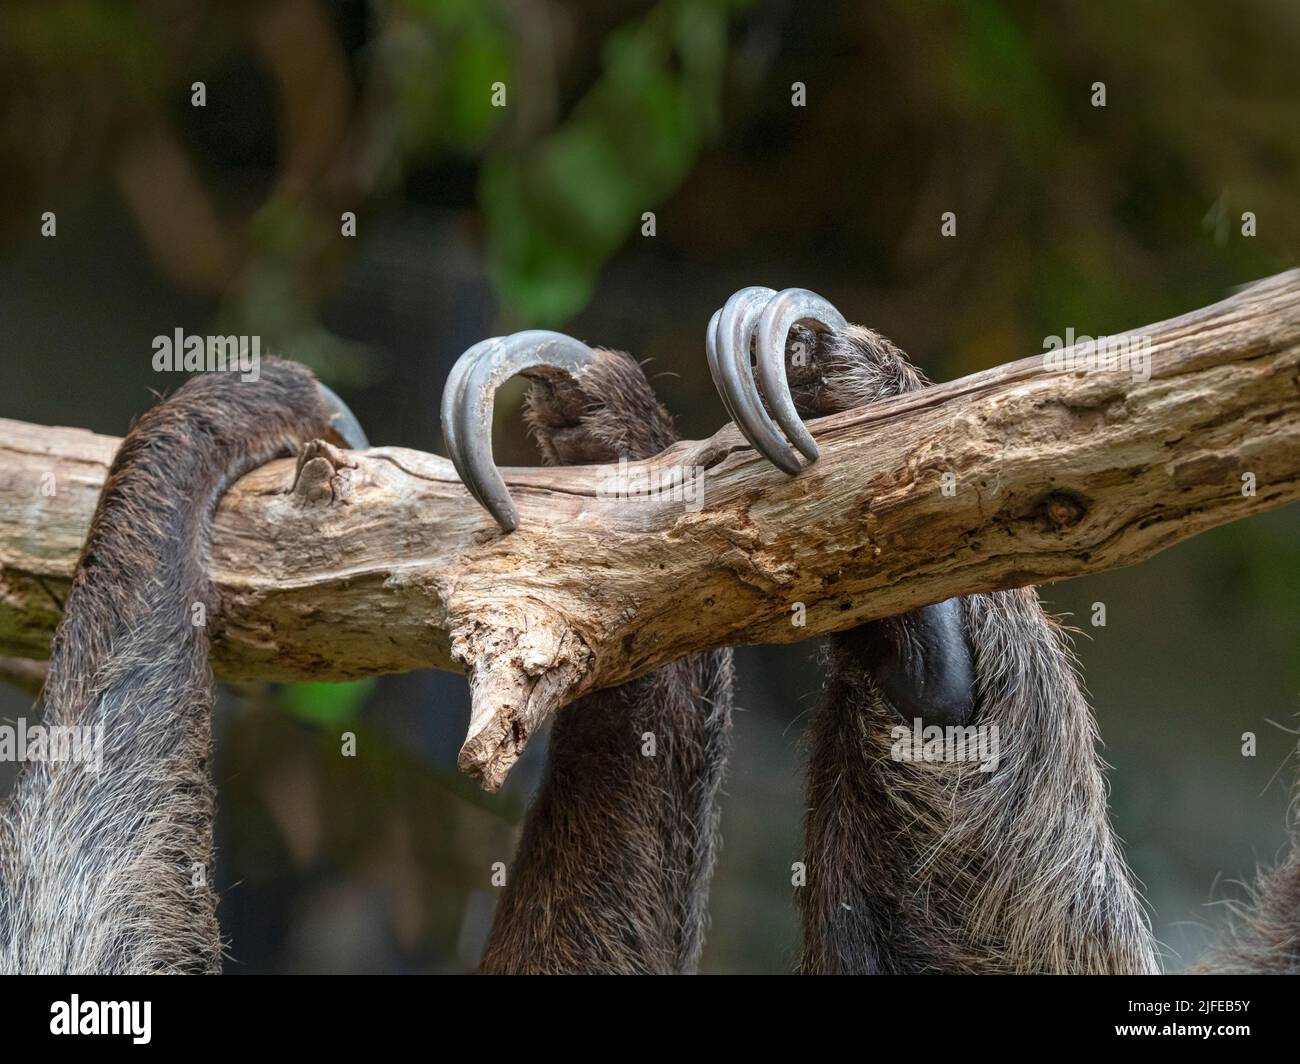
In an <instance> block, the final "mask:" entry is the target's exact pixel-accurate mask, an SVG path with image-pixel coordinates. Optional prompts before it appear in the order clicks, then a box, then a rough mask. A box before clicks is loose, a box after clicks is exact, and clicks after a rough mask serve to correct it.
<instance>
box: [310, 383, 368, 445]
mask: <svg viewBox="0 0 1300 1064" xmlns="http://www.w3.org/2000/svg"><path fill="white" fill-rule="evenodd" d="M316 388H317V390H318V391H319V392H320V398H321V402H322V403H323V404H324V406H325V415H326V420H327V421H328V422H329V425H330V428H332V429H333V430H334V431H335V432H336V433H337V434H338V437H339V439H341V440H342V441H343V442H344V443H345V444H346V445H347V446H348V448H349V449H350V450H353V451H364V450H366V449H367V448H368V447H369V446H370V441H369V440H368V439H367V438H366V430H365V429H363V428H362V427H361V422H360V421H358V420H357V416H356V414H354V413H352V411H351V410H350V409H349V408H348V404H347V403H345V402H344V401H343V400H342V399H340V398H339V397H338V396H337V395H335V394H334V389H333V388H327V387H326V386H325V385H323V384H321V382H320V381H317V382H316Z"/></svg>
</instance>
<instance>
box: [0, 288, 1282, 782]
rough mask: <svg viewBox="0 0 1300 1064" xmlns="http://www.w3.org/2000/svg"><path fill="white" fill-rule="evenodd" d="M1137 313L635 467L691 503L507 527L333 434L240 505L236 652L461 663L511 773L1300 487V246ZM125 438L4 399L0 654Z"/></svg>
mask: <svg viewBox="0 0 1300 1064" xmlns="http://www.w3.org/2000/svg"><path fill="white" fill-rule="evenodd" d="M1129 335H1131V336H1137V337H1145V338H1147V339H1149V341H1150V358H1151V373H1150V378H1149V379H1148V380H1138V379H1135V376H1134V374H1133V373H1132V372H1131V371H1130V370H1129V369H1127V368H1116V369H1109V370H1100V369H1094V370H1091V371H1088V372H1081V371H1076V370H1070V369H1060V368H1056V369H1053V368H1048V367H1047V366H1045V365H1044V360H1043V357H1042V356H1035V357H1032V358H1028V359H1024V360H1022V361H1019V362H1014V363H1010V364H1008V365H1004V366H999V367H996V368H994V369H991V370H988V371H986V372H983V373H977V374H974V375H972V376H969V377H965V378H962V379H960V380H957V381H953V382H950V383H948V384H944V385H939V386H937V387H934V388H931V389H928V390H926V391H923V392H918V393H913V394H910V395H906V396H901V397H898V398H896V399H892V400H889V401H886V402H882V403H878V404H875V405H872V406H870V407H863V408H859V409H857V410H854V411H849V412H846V413H842V414H837V415H834V416H832V417H827V418H823V419H820V420H818V421H815V422H812V423H811V426H810V427H811V429H812V431H813V434H814V435H815V436H816V438H817V441H818V445H819V446H820V447H821V451H822V457H821V459H820V460H819V461H818V462H817V463H816V464H815V465H813V466H812V467H810V468H808V469H806V470H805V471H804V472H802V473H801V474H800V475H798V476H796V477H787V476H785V475H784V474H782V473H781V472H779V471H778V470H777V469H775V468H773V467H772V466H770V465H769V464H768V463H767V462H766V461H764V460H763V459H762V458H761V457H759V456H758V455H757V454H756V453H755V452H754V451H753V450H752V449H751V448H750V447H749V446H748V445H747V444H746V443H745V441H744V440H743V438H742V437H741V436H740V435H739V434H738V433H737V432H736V430H735V429H734V428H731V427H730V426H729V427H727V428H725V429H723V430H722V431H720V432H718V433H717V434H716V435H714V436H713V437H712V438H711V439H709V440H705V441H700V442H691V441H685V442H682V443H679V444H677V445H676V446H674V447H673V448H671V449H670V450H668V451H666V452H664V453H663V454H661V455H659V456H658V457H656V458H653V459H650V460H648V461H645V462H637V463H632V464H630V465H629V466H628V467H627V471H628V473H629V474H633V475H647V476H650V475H663V474H666V473H669V472H671V471H672V470H674V469H678V468H680V467H682V466H685V467H689V468H694V467H700V468H702V469H703V477H704V480H703V507H702V508H700V509H696V510H693V509H692V508H691V507H689V506H688V505H687V504H686V503H684V502H683V501H682V499H681V498H680V497H673V496H671V495H670V496H667V497H666V496H664V495H663V494H660V495H649V494H647V495H643V496H641V497H635V498H622V499H619V498H611V497H607V493H605V492H602V491H601V490H600V489H601V487H602V485H604V486H608V483H609V481H608V473H609V471H608V470H602V471H598V470H596V469H594V468H590V467H586V468H584V467H568V468H553V469H509V470H505V471H504V472H505V476H506V481H507V483H508V484H509V486H510V490H511V493H512V495H513V497H514V499H515V501H516V503H517V505H518V507H519V510H520V514H521V522H522V523H521V527H520V528H519V529H518V530H517V531H515V532H513V533H510V534H508V535H506V534H503V533H501V532H500V530H499V529H498V528H497V526H496V525H495V523H494V522H493V521H492V519H491V518H490V517H489V516H488V514H487V513H486V512H485V511H483V510H482V509H481V508H480V507H479V506H478V505H477V504H476V503H475V502H474V501H473V500H472V499H471V498H470V496H469V495H468V494H467V493H466V492H465V490H464V489H463V488H462V487H461V485H460V484H459V482H458V481H457V478H456V475H455V472H454V470H453V469H452V467H451V465H450V463H449V462H447V461H446V460H445V459H442V458H439V457H437V456H434V455H428V454H423V453H420V452H417V451H411V450H405V449H402V448H398V447H377V448H374V449H372V450H371V451H368V452H365V453H361V454H354V453H349V452H340V451H337V450H335V449H333V448H331V447H330V446H329V445H327V444H323V443H318V444H314V445H313V446H312V447H311V448H309V449H308V451H307V452H306V453H304V455H303V456H301V458H300V459H299V461H298V462H297V463H296V464H295V462H293V461H292V460H283V461H278V462H272V463H271V464H269V465H267V466H265V467H263V468H262V469H259V470H257V471H255V472H253V473H251V474H249V475H248V476H247V477H245V478H243V480H241V481H240V482H239V484H237V485H236V486H235V487H234V488H233V489H232V490H231V492H230V493H229V494H228V495H227V496H226V498H225V500H224V501H223V503H222V505H221V508H220V510H219V512H218V514H217V518H216V523H215V531H214V539H213V577H214V580H215V582H216V585H217V588H218V591H219V595H220V601H221V609H220V611H219V615H218V616H217V617H215V618H213V620H212V625H213V636H214V647H213V663H214V667H215V669H216V671H217V674H218V675H219V676H221V677H223V678H230V679H239V678H250V677H260V678H265V679H286V680H288V679H305V678H310V679H316V680H322V679H327V680H341V679H348V678H353V677H359V676H367V675H373V674H376V673H384V672H397V671H402V670H407V669H414V668H426V667H434V668H452V669H459V670H463V671H468V672H469V673H470V677H471V685H472V690H473V695H474V711H473V715H472V720H471V724H470V729H469V736H468V738H467V741H466V744H465V747H464V749H463V751H462V753H461V765H462V767H463V768H464V769H465V770H466V771H468V772H470V773H472V774H473V775H475V776H477V777H479V778H480V779H481V780H482V782H483V783H484V785H485V786H487V787H489V788H495V787H496V786H499V785H500V783H501V781H502V780H503V779H504V777H505V773H506V772H507V771H508V769H509V767H510V766H511V765H512V764H513V763H514V761H515V759H516V758H517V757H518V754H519V752H520V750H521V749H522V746H523V744H524V743H525V742H526V741H527V739H528V737H529V735H531V734H532V733H533V732H534V731H535V730H536V728H537V727H538V726H539V725H540V724H541V723H542V722H543V721H544V720H545V719H546V718H547V717H548V716H549V715H550V714H551V713H553V712H554V711H555V710H556V709H557V708H559V707H560V706H561V705H563V704H565V703H567V702H569V701H571V700H572V699H573V698H575V697H577V696H579V695H581V694H583V693H585V692H586V691H588V690H591V689H593V688H595V687H600V686H606V685H610V684H615V683H619V682H622V681H624V680H627V679H630V678H632V677H635V676H638V675H641V674H643V673H645V672H648V671H649V670H651V669H653V668H655V667H656V666H658V665H661V664H664V663H665V662H668V661H671V660H673V659H675V658H677V657H680V656H682V655H683V654H686V653H689V652H691V651H696V650H701V649H705V648H709V647H714V646H721V645H727V644H734V643H747V642H793V641H796V640H800V639H804V638H807V637H809V636H812V635H815V634H818V633H822V632H829V631H834V630H840V629H844V628H848V627H852V626H854V625H857V624H860V623H862V622H863V621H866V620H870V619H873V618H877V617H883V616H888V615H891V614H895V613H899V612H902V611H904V610H907V609H911V608H913V607H916V606H920V605H923V604H926V603H930V602H935V601H939V600H941V599H944V598H948V597H950V596H952V595H960V594H969V593H972V592H977V591H988V590H993V589H998V588H1008V587H1015V586H1020V585H1024V584H1031V583H1043V582H1048V581H1053V580H1059V579H1063V578H1067V577H1071V576H1078V575H1081V574H1084V573H1089V572H1096V571H1099V570H1104V569H1113V568H1116V567H1119V566H1124V565H1129V564H1132V563H1134V562H1137V561H1140V560H1142V559H1144V558H1147V557H1149V556H1150V555H1152V554H1154V553H1156V552H1157V551H1159V550H1162V549H1163V548H1165V547H1167V546H1169V545H1171V544H1173V543H1175V542H1177V541H1178V540H1180V539H1184V538H1186V537H1188V536H1191V535H1194V534H1196V533H1197V532H1201V531H1203V530H1205V529H1207V528H1211V527H1213V526H1215V525H1218V524H1222V523H1224V522H1227V521H1232V520H1236V519H1238V518H1241V517H1245V516H1247V515H1249V514H1252V513H1258V512H1261V511H1264V510H1267V509H1271V508H1274V507H1277V506H1281V505H1284V504H1285V503H1288V502H1292V501H1295V500H1296V499H1297V498H1300V271H1291V272H1289V273H1285V274H1281V275H1278V276H1276V277H1273V278H1270V279H1268V280H1266V281H1263V282H1260V283H1258V284H1256V285H1253V286H1251V287H1249V288H1247V289H1245V290H1243V291H1241V292H1238V293H1237V294H1235V295H1234V296H1232V297H1231V298H1229V299H1227V300H1226V301H1224V302H1222V303H1219V304H1216V305H1215V306H1212V307H1209V308H1206V309H1203V310H1199V311H1195V312H1193V313H1191V314H1187V315H1184V316H1182V317H1179V318H1176V319H1173V320H1171V321H1167V322H1163V323H1160V324H1157V325H1152V326H1149V327H1147V328H1145V329H1140V330H1136V331H1135V333H1133V334H1129ZM1072 350H1073V351H1075V352H1077V351H1078V350H1079V349H1077V348H1076V349H1072ZM118 442H119V441H118V440H116V439H113V438H110V437H105V436H98V435H95V434H92V433H89V432H85V431H82V430H78V429H67V428H45V427H40V426H35V425H27V424H22V423H19V422H14V421H5V420H0V655H7V656H10V657H19V658H40V657H43V656H45V654H46V653H47V651H48V643H49V637H50V635H51V633H52V631H53V628H54V626H55V624H56V623H57V621H58V618H59V612H60V607H59V604H60V602H61V601H62V598H63V596H64V594H65V593H66V590H67V586H68V581H69V579H70V577H71V575H72V571H73V568H74V565H75V562H76V557H77V553H78V551H79V549H80V546H81V541H82V538H83V536H84V534H85V532H86V529H87V528H88V526H89V522H90V518H91V513H92V511H93V509H94V505H95V500H96V498H97V495H98V492H99V488H100V486H101V485H102V483H103V480H104V477H105V474H106V471H107V467H108V464H109V462H110V461H111V459H112V456H113V453H114V451H115V449H116V447H117V444H118ZM945 474H951V475H952V479H951V481H950V483H951V484H952V486H953V488H954V489H955V490H954V491H953V492H952V493H951V494H945V492H944V490H943V485H944V476H945ZM1244 474H1251V475H1253V478H1254V486H1255V487H1254V494H1249V493H1245V492H1243V479H1242V477H1243V475H1244ZM51 488H53V493H52V494H51V493H50V489H51ZM796 603H803V604H804V606H805V608H806V625H805V626H803V627H796V626H795V625H794V624H793V623H792V609H793V607H794V605H795V604H796Z"/></svg>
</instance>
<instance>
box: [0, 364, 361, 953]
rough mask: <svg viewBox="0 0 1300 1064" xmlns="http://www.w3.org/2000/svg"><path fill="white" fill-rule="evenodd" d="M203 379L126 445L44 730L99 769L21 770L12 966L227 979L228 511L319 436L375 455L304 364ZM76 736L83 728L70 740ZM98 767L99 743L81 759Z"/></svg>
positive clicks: (50, 684) (2, 857) (6, 873)
mask: <svg viewBox="0 0 1300 1064" xmlns="http://www.w3.org/2000/svg"><path fill="white" fill-rule="evenodd" d="M261 369H262V372H261V377H260V379H259V380H257V381H247V382H246V381H241V380H239V379H238V378H237V377H235V376H232V375H229V374H216V373H214V374H203V375H200V376H197V377H194V378H193V379H191V380H190V381H188V382H187V383H185V384H184V385H183V386H182V387H181V388H180V389H178V390H177V391H176V393H175V394H174V395H172V396H171V397H170V398H168V399H166V400H164V401H163V402H162V403H160V404H158V405H157V406H155V407H154V408H153V409H152V410H150V411H148V412H147V413H146V414H145V415H144V416H143V417H141V418H140V419H139V421H137V422H136V424H135V425H134V426H133V427H132V429H131V431H130V432H129V433H127V436H126V439H125V440H123V441H122V446H121V448H120V449H119V450H118V453H117V456H116V457H115V458H114V460H113V465H112V467H111V468H110V470H109V473H108V479H107V481H106V483H105V485H104V490H103V492H102V493H101V495H100V498H99V504H98V506H97V507H96V509H95V516H94V520H93V521H92V523H91V526H90V531H89V533H88V535H87V538H86V544H85V547H84V548H83V550H82V553H81V557H80V559H79V561H78V563H77V570H76V574H75V576H74V577H73V581H72V589H71V591H70V592H69V594H68V598H67V601H66V603H65V604H64V610H63V619H62V621H61V622H60V624H59V627H58V629H57V630H56V632H55V633H54V640H53V642H52V644H51V648H50V650H51V654H50V667H49V672H48V675H47V678H46V681H45V688H44V691H43V692H42V699H41V700H42V702H43V703H44V719H43V721H42V723H43V725H44V726H45V727H47V728H50V727H65V728H68V727H77V728H82V729H87V731H85V732H82V733H80V735H81V736H85V737H87V738H89V739H90V741H91V743H92V744H94V746H93V748H94V749H97V752H98V755H99V758H101V759H102V760H99V763H98V764H94V765H91V764H78V763H69V762H63V763H60V762H57V761H36V762H31V763H29V764H27V765H25V766H24V767H23V770H22V772H21V773H20V774H19V777H18V780H17V783H16V784H15V786H14V791H13V794H12V796H11V799H10V802H9V804H8V805H7V806H5V807H4V808H3V809H2V810H0V971H2V972H47V973H97V974H103V973H128V974H129V973H161V972H168V973H179V972H216V971H219V970H220V968H221V933H220V930H219V928H218V925H217V916H216V904H217V903H216V895H215V893H214V892H213V889H212V864H213V840H212V818H213V810H214V793H213V787H212V781H211V779H210V777H209V775H208V755H209V751H210V746H211V714H212V700H213V690H212V674H211V672H210V671H209V669H208V628H207V627H206V625H196V624H195V623H194V620H193V618H194V616H195V608H196V606H200V605H201V606H203V607H204V608H205V610H204V612H205V614H210V613H211V611H212V608H213V606H214V605H215V603H214V602H213V596H212V588H211V585H210V582H209V579H208V572H207V563H208V543H209V537H210V531H211V522H212V513H213V511H214V510H215V509H216V505H217V502H218V501H219V500H220V498H221V496H222V495H223V494H224V493H225V491H226V489H227V488H228V487H229V486H230V485H231V484H233V483H234V482H235V481H236V480H237V479H238V478H239V477H241V476H242V475H243V474H244V473H246V472H248V471H249V470H250V469H254V468H256V467H257V466H259V465H262V464H263V463H265V462H267V461H269V460H270V459H272V458H275V457H276V456H277V455H279V454H282V453H285V452H287V451H290V450H293V449H295V448H296V447H297V446H299V445H301V444H303V443H306V442H308V441H310V440H312V439H315V438H318V437H319V438H325V439H332V440H334V441H337V442H342V443H344V444H346V445H348V446H354V447H363V446H364V445H365V439H364V434H362V433H361V432H360V426H359V425H357V423H356V419H355V418H354V417H352V415H351V413H350V412H349V411H348V410H347V407H346V406H344V405H343V404H342V402H341V401H340V400H339V399H338V397H337V396H335V395H334V394H333V393H332V392H328V390H326V389H323V388H321V387H320V386H318V385H317V383H316V381H315V379H314V378H313V377H312V375H311V374H310V373H309V372H308V371H307V370H306V369H305V368H303V367H302V366H297V365H294V364H293V363H289V362H282V361H280V360H279V359H264V360H263V362H262V367H261ZM65 734H76V733H65ZM83 752H85V751H84V748H83Z"/></svg>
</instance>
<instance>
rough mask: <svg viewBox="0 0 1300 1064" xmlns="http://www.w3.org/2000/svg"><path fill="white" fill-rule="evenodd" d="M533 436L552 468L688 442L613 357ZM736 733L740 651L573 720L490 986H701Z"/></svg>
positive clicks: (682, 666)
mask: <svg viewBox="0 0 1300 1064" xmlns="http://www.w3.org/2000/svg"><path fill="white" fill-rule="evenodd" d="M528 420H529V424H530V427H531V428H532V430H533V432H534V434H535V435H536V437H537V441H538V444H539V446H540V448H541V451H542V455H543V457H544V459H545V460H546V461H547V462H548V463H550V464H574V463H587V464H590V463H607V462H614V461H617V460H618V458H619V457H620V456H623V455H626V456H627V457H629V458H631V459H637V458H645V457H649V456H651V455H654V454H658V453H659V452H660V451H662V450H663V449H664V448H665V447H667V446H668V445H669V444H670V443H672V442H673V441H674V440H675V439H676V436H675V434H674V432H673V427H672V420H671V418H670V417H669V416H668V413H667V411H666V410H664V408H663V407H662V406H661V405H660V404H659V402H658V400H657V399H656V398H655V395H654V392H653V391H652V390H651V388H650V385H649V383H648V382H647V381H646V379H645V375H644V374H643V373H642V372H641V368H640V367H639V366H638V365H637V364H636V363H635V362H634V361H633V360H632V359H631V358H630V357H629V356H627V355H624V354H621V353H618V352H611V351H601V352H599V361H598V362H597V363H596V365H595V366H593V367H592V368H590V369H588V370H586V371H584V372H583V373H582V375H581V378H580V380H579V381H578V382H577V384H576V385H575V384H573V383H571V382H570V381H569V380H568V378H567V377H564V376H562V375H556V376H554V377H548V378H547V379H545V380H543V381H540V382H539V383H537V384H534V386H533V388H532V391H531V393H530V395H529V408H528ZM730 729H731V654H730V652H729V651H716V652H713V653H708V654H696V655H693V656H691V657H689V658H686V659H685V660H683V661H679V662H676V663H674V664H672V665H669V666H667V667H665V668H662V669H659V670H658V671H657V672H654V673H652V674H650V675H649V676H646V677H644V678H642V679H640V680H636V681H634V682H632V683H629V684H625V685H623V686H622V687H618V688H615V689H613V690H608V691H602V692H599V693H597V694H594V695H590V696H588V697H586V698H584V699H582V700H581V701H579V702H577V703H575V704H574V705H572V706H569V707H568V708H566V709H564V710H563V711H562V712H561V713H560V714H559V715H558V716H557V718H556V721H555V725H554V727H553V729H552V732H551V750H550V762H549V765H548V767H547V774H546V778H545V781H544V782H543V784H542V787H541V789H540V791H539V792H538V795H537V797H536V799H535V801H534V803H533V806H532V809H531V810H530V812H529V815H528V820H527V822H526V824H525V825H524V833H523V838H522V840H521V842H520V844H519V852H518V854H517V855H516V857H515V861H514V864H513V866H512V867H511V869H510V872H509V876H508V879H507V885H506V887H505V890H504V892H503V893H502V896H501V901H500V904H499V905H498V907H497V916H496V922H495V925H494V926H493V929H492V935H491V939H490V940H489V942H488V947H487V951H486V953H485V955H484V957H483V964H482V971H484V972H498V973H500V972H517V973H537V972H553V973H554V972H567V973H573V972H599V973H673V972H693V971H694V970H695V968H696V966H697V964H698V963H699V957H700V951H701V948H702V947H703V942H704V932H705V928H706V926H707V921H708V916H707V901H708V888H709V880H710V877H711V876H712V872H713V861H714V855H715V852H716V849H717V819H718V812H717V802H718V790H719V787H720V785H721V781H722V772H723V767H724V764H725V761H726V754H727V744H728V736H729V733H730ZM646 732H650V733H653V735H654V737H655V744H656V752H655V756H653V757H648V756H645V755H644V754H643V753H642V743H643V740H642V736H643V734H644V733H646Z"/></svg>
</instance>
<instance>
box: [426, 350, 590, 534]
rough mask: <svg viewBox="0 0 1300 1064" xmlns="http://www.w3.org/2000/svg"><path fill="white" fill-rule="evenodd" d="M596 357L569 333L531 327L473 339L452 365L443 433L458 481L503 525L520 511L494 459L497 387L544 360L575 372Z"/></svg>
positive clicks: (514, 522) (515, 522) (514, 521)
mask: <svg viewBox="0 0 1300 1064" xmlns="http://www.w3.org/2000/svg"><path fill="white" fill-rule="evenodd" d="M594 357H595V352H593V351H592V349H591V348H590V347H588V346H587V345H586V344H584V343H582V342H581V341H579V340H575V339H574V338H573V337H571V336H565V335H564V334H563V333H557V332H550V331H548V330H545V329H531V330H529V331H527V332H519V333H514V334H513V335H511V336H506V337H495V338H493V339H491V340H484V341H482V342H481V343H478V344H475V345H474V346H473V347H471V348H470V349H469V350H468V351H466V352H465V353H464V354H463V355H461V356H460V358H459V359H458V360H457V362H456V365H455V366H453V367H452V371H451V373H450V375H449V376H448V377H447V384H446V387H445V388H444V390H443V395H442V434H443V438H444V439H445V440H446V441H447V450H448V453H449V454H450V455H451V461H452V464H453V465H455V467H456V472H457V473H459V474H460V479H461V481H462V483H464V485H465V487H466V488H467V489H468V490H469V492H470V494H472V495H473V496H474V498H476V499H477V500H478V501H479V502H480V503H481V504H482V505H483V507H484V508H485V509H486V510H487V511H488V512H489V513H490V514H491V515H492V516H493V517H494V518H495V519H496V522H497V524H499V525H500V526H501V527H502V528H503V529H504V530H505V531H507V532H512V531H514V530H515V529H516V528H518V527H519V511H518V510H517V509H516V508H515V504H514V503H513V502H512V501H511V499H510V492H509V491H508V490H507V489H506V483H505V481H504V480H503V479H502V477H501V474H500V473H499V472H498V471H497V467H496V463H495V462H493V460H492V406H493V400H494V399H495V397H496V390H497V388H499V387H500V386H501V385H502V384H503V383H504V382H505V381H507V380H508V379H509V378H511V377H513V376H514V375H515V374H516V373H526V372H527V371H528V370H532V369H537V368H539V367H542V366H546V367H549V368H552V369H559V370H564V371H565V372H567V373H569V374H576V373H577V372H578V371H580V370H581V369H583V368H584V367H585V366H588V365H590V364H591V361H592V359H593V358H594Z"/></svg>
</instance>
